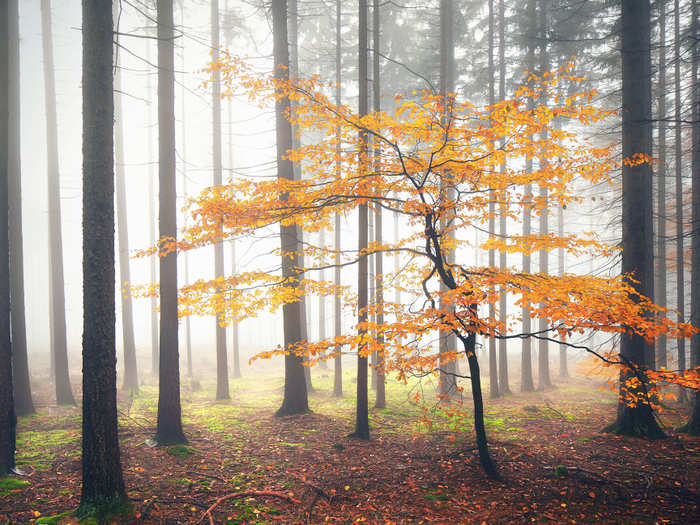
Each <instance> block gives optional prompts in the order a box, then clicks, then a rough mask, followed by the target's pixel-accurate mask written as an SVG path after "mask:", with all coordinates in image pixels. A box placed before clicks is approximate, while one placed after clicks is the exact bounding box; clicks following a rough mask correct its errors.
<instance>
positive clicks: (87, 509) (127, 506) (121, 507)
mask: <svg viewBox="0 0 700 525" xmlns="http://www.w3.org/2000/svg"><path fill="white" fill-rule="evenodd" d="M133 512H134V506H133V505H132V504H131V502H130V501H129V500H128V499H126V498H121V497H119V496H117V495H114V496H113V497H111V498H106V499H101V500H100V501H96V502H92V503H83V504H81V505H80V507H78V510H77V511H75V515H76V516H77V517H78V518H80V525H103V524H105V523H112V522H114V521H120V518H129V517H131V515H132V514H133Z"/></svg>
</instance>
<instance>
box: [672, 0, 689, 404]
mask: <svg viewBox="0 0 700 525" xmlns="http://www.w3.org/2000/svg"><path fill="white" fill-rule="evenodd" d="M673 9H674V11H675V14H674V20H673V24H674V29H673V31H674V38H673V56H674V59H673V62H674V77H675V78H674V91H675V93H674V99H675V102H674V104H675V108H674V109H675V121H676V123H675V130H674V131H675V138H674V147H675V154H674V168H675V190H676V294H677V295H676V298H677V299H676V310H677V311H678V322H679V323H682V322H685V268H684V260H685V255H684V253H683V237H684V235H683V149H682V148H683V142H682V136H681V130H682V125H681V107H682V104H683V101H682V99H681V30H680V26H681V22H680V20H681V14H680V5H679V0H674V2H673ZM676 341H677V345H678V369H679V370H685V367H686V364H685V339H684V338H682V337H681V338H678V339H677V340H676ZM686 400H687V395H686V391H685V389H684V388H682V387H681V388H680V391H679V395H678V401H680V402H684V401H686Z"/></svg>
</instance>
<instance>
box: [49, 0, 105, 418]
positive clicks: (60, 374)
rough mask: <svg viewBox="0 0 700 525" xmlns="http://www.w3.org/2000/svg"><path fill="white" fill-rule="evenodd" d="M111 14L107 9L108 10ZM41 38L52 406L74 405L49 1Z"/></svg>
mask: <svg viewBox="0 0 700 525" xmlns="http://www.w3.org/2000/svg"><path fill="white" fill-rule="evenodd" d="M110 13H111V10H110ZM41 36H42V43H43V50H44V99H45V102H46V151H47V169H48V199H49V268H50V271H49V282H50V287H51V306H50V308H51V320H52V326H51V336H52V338H51V340H52V344H53V356H54V367H55V377H54V379H55V384H56V403H57V404H59V405H74V404H75V399H74V398H73V391H72V390H71V386H70V376H69V369H68V344H67V336H66V300H65V290H64V284H63V236H62V233H61V195H60V192H61V190H60V183H59V172H58V127H57V119H56V87H55V84H54V64H53V36H52V32H51V2H50V0H41Z"/></svg>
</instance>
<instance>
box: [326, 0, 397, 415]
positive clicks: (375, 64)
mask: <svg viewBox="0 0 700 525" xmlns="http://www.w3.org/2000/svg"><path fill="white" fill-rule="evenodd" d="M379 9H380V7H379V0H374V1H373V3H372V38H373V43H372V49H373V53H372V71H373V73H372V89H373V96H372V101H373V103H374V104H373V105H374V112H375V113H379V111H381V84H380V83H379V75H380V73H379V28H380V22H381V12H380V10H379ZM379 145H380V144H379V142H378V141H375V142H374V146H375V148H374V162H375V163H377V162H379V161H380V159H381V149H380V148H379ZM374 227H375V233H374V242H375V243H377V244H378V245H381V244H382V243H383V242H384V239H383V235H382V228H383V222H382V208H381V206H376V207H375V209H374ZM374 257H375V262H374V265H375V266H374V269H375V279H376V285H375V290H374V293H375V300H374V303H375V305H376V312H377V313H376V321H375V322H376V323H377V326H382V325H383V324H384V311H383V309H384V254H383V253H382V252H381V251H378V252H377V253H375V255H374ZM321 297H323V296H321ZM323 339H325V337H324V338H322V340H323ZM377 345H378V346H379V347H380V348H381V347H382V346H383V345H384V335H383V334H382V332H381V330H380V331H378V333H377ZM376 355H377V363H376V370H377V380H376V385H377V397H376V400H375V402H374V408H385V407H386V377H385V374H384V351H382V350H377V352H376Z"/></svg>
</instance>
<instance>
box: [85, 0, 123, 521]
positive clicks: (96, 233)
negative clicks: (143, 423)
mask: <svg viewBox="0 0 700 525" xmlns="http://www.w3.org/2000/svg"><path fill="white" fill-rule="evenodd" d="M112 36H113V34H112V0H83V437H82V440H83V447H82V470H83V484H82V490H81V494H80V508H79V509H78V514H80V515H101V514H104V513H109V512H111V511H118V510H119V509H120V508H121V507H122V506H123V505H124V504H126V503H128V498H127V495H126V490H125V488H124V479H123V477H122V467H121V462H120V455H119V438H118V433H117V432H118V429H117V367H116V358H117V352H116V329H115V323H116V312H115V302H116V301H115V299H116V298H115V289H114V288H115V271H114V156H113V153H114V150H113V146H114V120H113V119H114V93H113V89H112V88H113V79H112V74H113V71H112V63H113V62H112V57H113V55H112V48H113V41H112Z"/></svg>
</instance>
